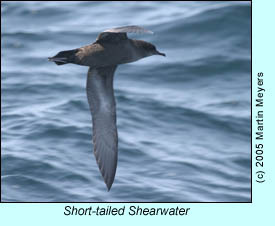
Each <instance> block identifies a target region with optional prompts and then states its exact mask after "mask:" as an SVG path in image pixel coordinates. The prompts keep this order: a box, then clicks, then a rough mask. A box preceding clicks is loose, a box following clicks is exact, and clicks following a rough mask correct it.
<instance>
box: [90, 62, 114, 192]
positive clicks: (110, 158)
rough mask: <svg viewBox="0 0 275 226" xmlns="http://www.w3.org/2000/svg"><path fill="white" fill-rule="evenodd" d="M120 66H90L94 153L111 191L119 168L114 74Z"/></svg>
mask: <svg viewBox="0 0 275 226" xmlns="http://www.w3.org/2000/svg"><path fill="white" fill-rule="evenodd" d="M115 69H116V66H109V67H102V68H91V67H90V68H89V71H88V76H87V87H86V90H87V97H88V102H89V106H90V110H91V113H92V121H93V144H94V155H95V158H96V161H97V164H98V167H99V170H100V172H101V175H102V177H103V178H104V182H105V184H106V186H107V188H108V190H110V188H111V186H112V184H113V182H114V178H115V173H116V168H117V145H118V137H117V127H116V106H115V105H116V104H115V97H114V91H113V77H114V72H115Z"/></svg>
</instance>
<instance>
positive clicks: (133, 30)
mask: <svg viewBox="0 0 275 226" xmlns="http://www.w3.org/2000/svg"><path fill="white" fill-rule="evenodd" d="M104 32H112V33H137V34H153V32H152V31H150V30H147V29H145V28H143V27H139V26H135V25H133V26H124V27H116V28H111V29H109V30H106V31H104Z"/></svg>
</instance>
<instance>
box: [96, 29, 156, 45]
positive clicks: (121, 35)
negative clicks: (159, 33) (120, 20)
mask: <svg viewBox="0 0 275 226" xmlns="http://www.w3.org/2000/svg"><path fill="white" fill-rule="evenodd" d="M127 33H137V34H153V32H152V31H149V30H146V29H145V28H142V27H139V26H124V27H117V28H111V29H108V30H106V31H103V32H101V33H100V34H99V35H98V37H97V39H96V41H109V42H118V41H121V40H123V39H127V38H128V37H127Z"/></svg>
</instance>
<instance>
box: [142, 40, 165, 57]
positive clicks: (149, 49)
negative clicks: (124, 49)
mask: <svg viewBox="0 0 275 226" xmlns="http://www.w3.org/2000/svg"><path fill="white" fill-rule="evenodd" d="M141 46H142V48H143V49H144V50H145V53H146V56H152V55H160V56H166V55H165V53H161V52H159V51H158V50H157V48H156V47H155V46H154V45H153V44H151V43H149V42H145V41H142V42H141Z"/></svg>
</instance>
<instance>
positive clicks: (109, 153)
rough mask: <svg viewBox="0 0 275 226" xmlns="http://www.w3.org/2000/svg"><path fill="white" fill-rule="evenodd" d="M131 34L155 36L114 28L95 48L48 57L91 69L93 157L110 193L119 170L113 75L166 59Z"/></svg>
mask: <svg viewBox="0 0 275 226" xmlns="http://www.w3.org/2000/svg"><path fill="white" fill-rule="evenodd" d="M129 32H131V33H148V34H152V33H153V32H152V31H149V30H146V29H144V28H141V27H138V26H125V27H118V28H113V29H110V30H106V31H104V32H102V33H100V34H99V36H98V37H97V39H96V41H95V42H94V43H93V44H90V45H87V46H84V47H81V48H78V49H73V50H68V51H61V52H59V53H58V54H57V55H56V56H54V57H49V60H50V61H53V62H55V63H56V64H57V65H62V64H67V63H73V64H78V65H84V66H88V67H89V70H88V77H87V86H86V91H87V96H88V102H89V106H90V110H91V112H92V121H93V144H94V154H95V157H96V161H97V164H98V167H99V169H100V172H101V174H102V176H103V178H104V181H105V183H106V185H107V188H108V190H110V188H111V186H112V184H113V181H114V177H115V173H116V168H117V144H118V138H117V127H116V104H115V98H114V91H113V77H114V72H115V70H116V68H117V65H119V64H126V63H130V62H134V61H137V60H139V59H142V58H144V57H148V56H152V55H161V56H165V54H164V53H160V52H159V51H157V49H156V47H155V46H154V45H153V44H151V43H149V42H145V41H142V40H133V39H129V38H128V37H127V33H129Z"/></svg>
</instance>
